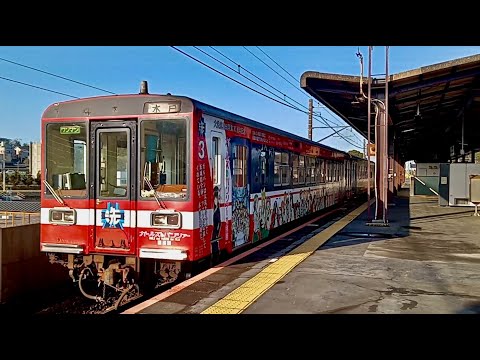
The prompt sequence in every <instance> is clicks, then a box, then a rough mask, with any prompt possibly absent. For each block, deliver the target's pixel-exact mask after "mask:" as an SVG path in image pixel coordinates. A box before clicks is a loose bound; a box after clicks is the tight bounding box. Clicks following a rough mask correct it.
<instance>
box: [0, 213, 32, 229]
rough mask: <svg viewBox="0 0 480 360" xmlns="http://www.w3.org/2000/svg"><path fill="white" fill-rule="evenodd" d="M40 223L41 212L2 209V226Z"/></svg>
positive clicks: (0, 218)
mask: <svg viewBox="0 0 480 360" xmlns="http://www.w3.org/2000/svg"><path fill="white" fill-rule="evenodd" d="M38 223H40V212H26V211H0V227H8V226H19V225H27V224H38Z"/></svg>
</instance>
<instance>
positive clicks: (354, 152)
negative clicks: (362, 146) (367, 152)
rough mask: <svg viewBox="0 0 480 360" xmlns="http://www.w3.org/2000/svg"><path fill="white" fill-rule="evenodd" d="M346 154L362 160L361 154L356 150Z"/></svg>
mask: <svg viewBox="0 0 480 360" xmlns="http://www.w3.org/2000/svg"><path fill="white" fill-rule="evenodd" d="M348 153H349V154H350V155H352V156H356V157H359V158H361V159H363V158H364V156H363V153H361V152H360V151H358V150H350V151H349V152H348Z"/></svg>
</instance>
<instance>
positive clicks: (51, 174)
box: [45, 122, 88, 198]
mask: <svg viewBox="0 0 480 360" xmlns="http://www.w3.org/2000/svg"><path fill="white" fill-rule="evenodd" d="M86 134H87V126H86V123H85V122H75V123H49V124H47V125H46V131H45V141H46V171H45V174H46V176H45V180H47V182H48V184H49V185H50V186H51V187H52V189H53V190H54V191H55V192H56V193H57V194H58V195H60V196H61V197H67V198H69V197H86V196H87V179H88V178H87V175H88V174H87V169H88V167H87V135H86ZM46 195H47V196H50V195H51V194H50V192H49V191H46Z"/></svg>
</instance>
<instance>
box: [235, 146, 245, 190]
mask: <svg viewBox="0 0 480 360" xmlns="http://www.w3.org/2000/svg"><path fill="white" fill-rule="evenodd" d="M246 185H247V147H246V146H240V145H236V146H234V148H233V186H235V187H245V186H246Z"/></svg>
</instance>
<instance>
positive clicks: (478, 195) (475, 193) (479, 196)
mask: <svg viewBox="0 0 480 360" xmlns="http://www.w3.org/2000/svg"><path fill="white" fill-rule="evenodd" d="M470 202H472V203H474V204H480V175H470Z"/></svg>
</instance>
